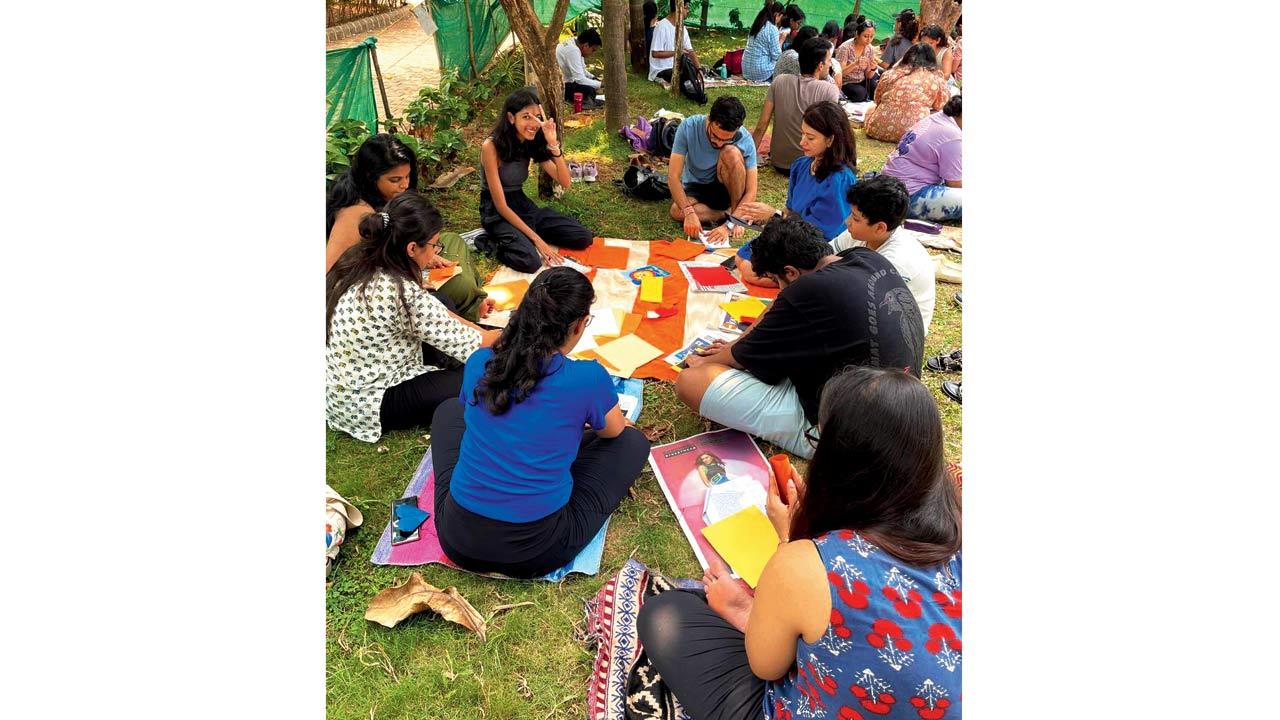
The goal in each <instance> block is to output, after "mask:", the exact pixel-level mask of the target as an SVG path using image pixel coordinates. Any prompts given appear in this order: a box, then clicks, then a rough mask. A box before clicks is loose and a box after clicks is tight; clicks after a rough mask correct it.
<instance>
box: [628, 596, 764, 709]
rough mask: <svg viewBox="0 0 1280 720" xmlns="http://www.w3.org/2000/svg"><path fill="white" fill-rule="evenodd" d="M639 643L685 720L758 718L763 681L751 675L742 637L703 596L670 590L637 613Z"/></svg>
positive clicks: (649, 601) (646, 604)
mask: <svg viewBox="0 0 1280 720" xmlns="http://www.w3.org/2000/svg"><path fill="white" fill-rule="evenodd" d="M636 629H637V631H638V632H639V637H640V643H641V645H642V646H643V647H644V651H645V653H646V654H647V655H648V656H649V660H650V661H651V662H652V663H653V667H654V669H655V670H657V671H658V674H659V675H661V676H662V679H663V681H665V682H666V684H667V687H668V688H670V689H671V692H672V694H674V695H675V696H676V699H677V700H679V701H680V704H681V705H683V706H684V710H685V712H686V713H687V714H688V715H689V717H692V718H697V720H747V718H752V719H754V718H759V717H761V715H762V709H763V707H764V690H765V681H764V680H761V679H760V678H758V677H756V676H755V674H754V673H752V672H751V665H750V663H749V662H748V661H747V644H746V636H745V635H743V634H742V633H741V632H739V631H738V629H737V628H735V627H734V626H732V625H730V624H729V623H728V622H727V621H726V620H725V619H724V618H722V617H720V616H719V615H717V614H716V611H715V610H712V609H711V607H710V606H709V605H707V599H706V596H705V595H704V594H702V593H695V592H689V591H685V590H669V591H667V592H664V593H662V594H661V595H657V596H655V597H653V598H650V599H648V600H646V601H645V603H644V605H642V606H641V607H640V617H639V618H638V619H637V621H636Z"/></svg>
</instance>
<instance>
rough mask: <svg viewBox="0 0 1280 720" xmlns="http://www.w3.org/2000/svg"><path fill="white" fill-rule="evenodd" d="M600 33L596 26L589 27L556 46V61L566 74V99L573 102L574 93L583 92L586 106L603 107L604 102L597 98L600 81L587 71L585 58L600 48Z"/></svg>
mask: <svg viewBox="0 0 1280 720" xmlns="http://www.w3.org/2000/svg"><path fill="white" fill-rule="evenodd" d="M601 44H602V43H601V41H600V33H599V32H597V31H596V29H595V28H587V29H586V30H583V31H582V32H580V33H578V37H576V38H568V39H566V40H565V41H564V42H562V43H560V44H559V45H557V46H556V62H558V63H560V72H561V73H563V74H564V101H565V102H567V103H572V102H573V94H574V93H582V106H583V107H584V108H593V107H602V106H603V105H604V103H603V102H601V101H599V100H596V92H597V91H599V90H600V81H599V80H597V79H596V76H595V75H592V74H591V73H589V72H587V65H586V63H585V62H584V61H583V58H584V57H586V56H588V55H590V54H591V53H593V52H595V51H597V50H599V49H600V46H601Z"/></svg>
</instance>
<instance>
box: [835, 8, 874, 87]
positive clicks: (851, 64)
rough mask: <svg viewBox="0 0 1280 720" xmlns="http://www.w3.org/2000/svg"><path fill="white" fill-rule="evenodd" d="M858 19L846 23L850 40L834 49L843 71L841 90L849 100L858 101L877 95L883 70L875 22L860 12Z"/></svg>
mask: <svg viewBox="0 0 1280 720" xmlns="http://www.w3.org/2000/svg"><path fill="white" fill-rule="evenodd" d="M858 18H859V20H858V22H857V23H850V24H849V25H846V26H845V30H846V34H847V35H848V36H849V39H848V40H845V41H844V44H843V45H841V46H840V47H838V48H836V52H835V56H836V58H837V59H839V60H840V62H841V63H842V68H843V70H844V84H843V85H841V86H840V89H841V91H842V92H843V93H844V96H845V97H846V98H848V99H849V102H855V103H859V102H865V101H866V100H868V99H870V98H873V97H875V94H876V81H877V80H879V75H878V74H877V73H878V72H879V70H880V68H879V66H878V63H877V62H876V46H875V39H876V26H875V23H873V22H870V21H868V20H867V19H866V18H863V17H862V16H861V15H859V16H858Z"/></svg>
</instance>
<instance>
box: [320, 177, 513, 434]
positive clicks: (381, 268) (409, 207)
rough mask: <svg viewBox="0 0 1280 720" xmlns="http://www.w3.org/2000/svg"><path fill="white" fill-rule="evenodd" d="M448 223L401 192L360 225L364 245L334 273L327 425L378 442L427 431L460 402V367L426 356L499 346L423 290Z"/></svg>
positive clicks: (493, 334) (460, 357) (461, 356)
mask: <svg viewBox="0 0 1280 720" xmlns="http://www.w3.org/2000/svg"><path fill="white" fill-rule="evenodd" d="M443 225H444V222H443V221H442V220H441V219H440V213H439V212H438V211H437V210H436V209H435V208H434V207H432V206H431V204H430V203H428V202H427V201H426V200H425V199H423V198H422V196H421V195H418V194H417V193H412V192H407V193H401V194H400V195H397V196H395V197H394V198H392V199H391V201H390V202H388V203H387V205H386V207H385V208H383V210H382V211H381V212H376V213H372V214H369V215H366V216H365V218H364V219H363V220H361V221H360V237H361V238H362V241H361V242H360V244H359V245H356V246H355V248H353V249H352V250H351V251H349V252H347V253H344V254H343V256H342V257H341V258H340V259H339V260H338V263H337V264H336V265H334V267H333V269H332V270H330V271H329V274H328V276H327V292H326V306H327V307H326V311H325V323H326V328H327V333H328V335H327V338H326V346H327V348H326V353H325V419H326V421H327V423H328V425H329V427H331V428H333V429H334V430H341V431H342V432H345V433H347V434H349V435H351V436H352V437H355V438H356V439H358V440H364V441H365V442H377V440H378V438H379V437H381V436H382V434H383V433H385V432H388V431H391V430H402V429H407V428H412V427H421V426H424V425H427V424H428V423H429V422H430V420H431V414H432V413H433V412H435V409H436V406H437V405H439V404H440V402H441V401H442V400H445V399H447V398H450V397H457V394H458V389H459V388H460V387H461V386H462V369H461V368H460V367H455V368H452V369H445V370H442V369H439V368H436V367H433V366H431V365H428V364H426V362H424V359H423V358H424V352H426V350H428V349H431V350H434V351H436V352H438V353H443V354H444V355H446V356H448V357H450V358H452V359H454V360H456V361H458V362H462V361H465V360H466V359H467V358H468V357H470V355H471V354H472V353H473V352H475V350H476V349H478V348H481V347H488V346H490V345H492V344H493V342H494V341H495V340H496V339H497V337H498V331H497V330H487V331H486V330H481V329H480V328H479V327H476V326H475V325H473V324H471V323H469V322H467V321H465V320H462V319H461V318H459V317H457V316H456V315H453V314H452V313H450V312H449V311H448V310H446V309H445V307H444V305H443V304H441V302H440V301H439V300H437V299H436V298H435V297H433V296H432V295H431V294H429V293H428V292H427V291H426V290H423V288H422V272H423V270H425V269H426V268H427V267H429V266H430V264H431V261H432V260H433V259H434V258H435V256H436V253H437V252H439V250H440V243H439V239H440V228H441V227H442V226H443ZM426 346H429V348H428V347H426Z"/></svg>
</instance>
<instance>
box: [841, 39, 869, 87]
mask: <svg viewBox="0 0 1280 720" xmlns="http://www.w3.org/2000/svg"><path fill="white" fill-rule="evenodd" d="M835 59H836V60H839V61H840V66H841V67H842V68H843V69H844V78H843V80H844V82H846V83H851V82H862V81H863V80H866V79H867V70H871V71H873V72H874V71H875V68H876V46H875V43H867V46H866V47H865V48H863V49H862V52H861V53H855V51H854V49H853V40H846V41H845V42H844V43H842V44H841V45H840V47H838V48H836V53H835Z"/></svg>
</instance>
